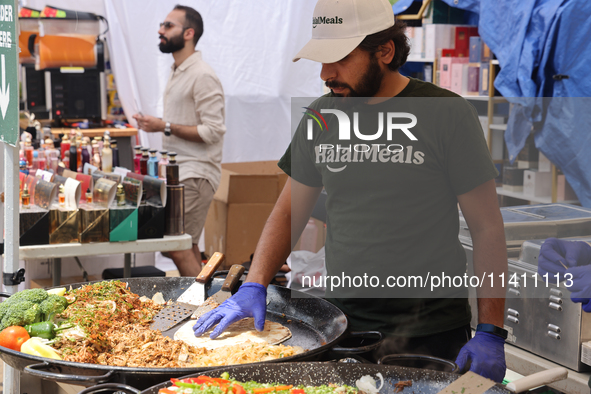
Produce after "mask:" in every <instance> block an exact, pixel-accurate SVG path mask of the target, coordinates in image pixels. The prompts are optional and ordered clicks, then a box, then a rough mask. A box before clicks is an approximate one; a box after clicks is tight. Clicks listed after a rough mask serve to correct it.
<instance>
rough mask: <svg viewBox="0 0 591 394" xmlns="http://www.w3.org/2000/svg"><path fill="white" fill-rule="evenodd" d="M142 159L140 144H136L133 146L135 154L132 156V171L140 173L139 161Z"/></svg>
mask: <svg viewBox="0 0 591 394" xmlns="http://www.w3.org/2000/svg"><path fill="white" fill-rule="evenodd" d="M141 160H142V146H141V145H136V146H135V156H134V158H133V172H135V173H136V174H141V173H142V169H141V166H140V161H141Z"/></svg>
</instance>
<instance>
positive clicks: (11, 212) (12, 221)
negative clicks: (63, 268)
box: [2, 144, 20, 394]
mask: <svg viewBox="0 0 591 394" xmlns="http://www.w3.org/2000/svg"><path fill="white" fill-rule="evenodd" d="M2 145H4V210H5V212H4V229H5V242H4V267H3V272H7V273H12V272H16V271H17V270H18V260H19V250H18V247H19V235H20V233H19V201H18V200H19V191H20V186H19V176H18V148H17V147H12V146H10V145H8V144H2ZM4 289H5V290H6V292H7V293H11V294H14V293H16V292H17V291H18V286H6V285H5V286H4ZM4 393H5V394H19V393H20V373H19V371H18V370H16V369H14V368H12V367H10V366H9V365H8V364H7V363H4Z"/></svg>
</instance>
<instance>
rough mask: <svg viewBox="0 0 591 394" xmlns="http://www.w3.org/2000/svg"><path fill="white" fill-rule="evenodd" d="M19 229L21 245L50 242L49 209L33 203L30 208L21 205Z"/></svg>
mask: <svg viewBox="0 0 591 394" xmlns="http://www.w3.org/2000/svg"><path fill="white" fill-rule="evenodd" d="M19 230H20V240H19V245H21V246H32V245H48V244H49V211H48V210H47V209H43V208H40V207H38V206H37V205H31V206H29V208H23V207H22V206H21V207H20V214H19Z"/></svg>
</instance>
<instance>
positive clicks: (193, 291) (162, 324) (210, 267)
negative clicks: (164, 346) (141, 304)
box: [150, 252, 225, 332]
mask: <svg viewBox="0 0 591 394" xmlns="http://www.w3.org/2000/svg"><path fill="white" fill-rule="evenodd" d="M224 258H225V256H224V255H223V254H222V253H219V252H215V253H214V254H213V255H212V256H211V258H210V259H209V261H208V262H207V264H206V265H205V267H203V269H202V270H201V273H200V274H199V275H198V276H197V278H195V283H193V284H192V285H191V286H190V287H189V288H188V289H187V290H186V291H185V292H184V293H183V294H181V296H180V297H179V298H178V299H177V300H176V301H175V302H173V303H171V304H169V305H166V306H165V307H164V308H163V309H162V310H161V311H160V312H158V314H157V315H156V316H154V322H153V323H152V324H151V325H150V329H152V330H160V331H162V332H164V331H167V330H170V329H171V328H172V327H174V326H176V325H177V324H179V323H180V322H182V321H183V320H185V319H188V318H189V317H190V316H191V315H192V314H193V312H194V311H195V310H196V309H197V308H198V307H199V305H201V304H203V301H205V285H206V284H207V282H209V280H210V279H211V277H212V275H213V274H214V272H215V271H216V270H217V269H218V267H219V266H220V265H221V264H222V262H223V261H224Z"/></svg>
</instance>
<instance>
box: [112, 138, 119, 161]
mask: <svg viewBox="0 0 591 394" xmlns="http://www.w3.org/2000/svg"><path fill="white" fill-rule="evenodd" d="M111 151H113V167H119V149H118V148H117V140H111Z"/></svg>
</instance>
